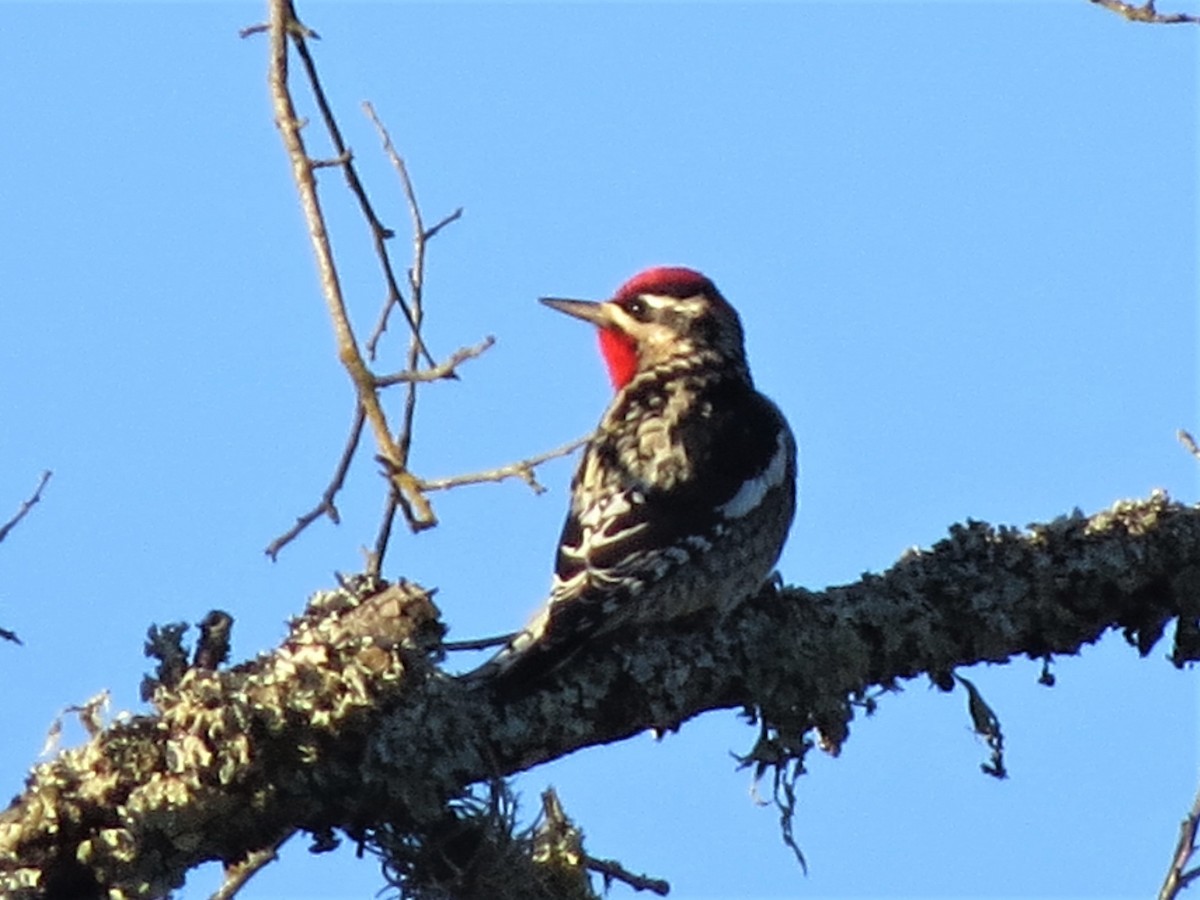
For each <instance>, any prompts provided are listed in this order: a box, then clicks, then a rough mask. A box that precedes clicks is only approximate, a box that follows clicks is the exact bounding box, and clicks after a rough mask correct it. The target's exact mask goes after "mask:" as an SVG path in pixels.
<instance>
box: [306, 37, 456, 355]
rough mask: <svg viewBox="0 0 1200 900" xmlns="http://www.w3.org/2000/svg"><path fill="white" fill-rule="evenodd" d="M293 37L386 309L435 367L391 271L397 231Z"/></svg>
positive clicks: (371, 352)
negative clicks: (381, 212) (361, 223)
mask: <svg viewBox="0 0 1200 900" xmlns="http://www.w3.org/2000/svg"><path fill="white" fill-rule="evenodd" d="M292 38H293V43H294V44H295V46H296V55H297V56H299V57H300V62H301V64H302V65H303V66H304V72H305V74H306V75H307V76H308V83H309V85H310V86H311V87H312V92H313V97H314V98H315V99H316V101H317V108H318V109H319V110H320V111H321V118H322V119H323V120H324V122H325V128H326V130H327V131H328V132H329V139H330V141H331V142H332V143H333V146H334V149H335V150H337V152H338V157H339V158H342V157H344V158H345V159H346V163H345V165H344V166H343V171H344V172H345V175H346V184H347V185H348V186H349V188H350V193H352V194H353V195H354V197H355V199H357V200H358V205H359V208H360V209H361V210H362V214H363V218H364V219H366V220H367V225H368V226H369V227H370V229H371V239H372V241H373V242H374V244H375V256H376V257H377V258H378V259H379V264H380V267H381V268H382V270H383V280H384V282H385V283H386V284H387V288H388V297H387V302H386V304H385V308H386V309H389V310H390V309H391V308H392V307H394V306H398V307H399V308H400V311H401V312H402V313H403V314H404V318H405V320H406V321H407V322H408V327H409V329H410V331H411V332H412V333H413V334H416V335H417V344H418V350H419V352H420V353H421V354H422V355H423V356H424V357H425V361H426V362H427V363H428V364H429V365H431V366H432V365H433V364H434V363H433V356H432V355H431V354H430V352H429V350H428V349H426V347H425V344H424V343H423V341H422V340H421V338H420V335H419V331H420V329H419V328H418V327H417V321H416V320H415V319H414V318H413V314H412V311H411V310H410V309H409V307H408V304H407V303H405V302H404V296H403V295H402V294H401V292H400V286H399V285H398V284H397V283H396V273H395V271H394V270H393V269H392V258H391V256H390V255H389V254H388V251H387V241H388V240H389V239H390V238H392V237H394V236H395V232H394V231H392V229H390V228H388V227H387V226H386V225H384V224H383V223H382V222H381V221H380V220H379V216H377V215H376V214H375V208H374V207H373V206H372V205H371V201H370V199H368V197H367V192H366V189H365V188H364V187H363V184H362V181H361V180H360V179H359V177H358V170H357V169H355V167H354V163H353V155H352V154H351V153H350V151H349V150H348V149H347V147H346V142H345V140H344V139H343V138H342V130H341V128H339V127H338V124H337V119H336V118H335V117H334V115H333V109H332V108H331V107H330V105H329V100H328V98H327V97H326V96H325V88H324V87H323V86H322V84H321V79H320V77H319V76H318V75H317V66H316V63H315V62H314V61H313V58H312V54H311V53H309V51H308V45H307V44H305V43H304V35H303V34H300V35H297V34H293V35H292ZM372 337H374V335H372ZM367 352H368V354H369V356H370V358H371V359H372V360H373V359H374V358H375V343H374V341H368V343H367ZM409 368H413V366H409Z"/></svg>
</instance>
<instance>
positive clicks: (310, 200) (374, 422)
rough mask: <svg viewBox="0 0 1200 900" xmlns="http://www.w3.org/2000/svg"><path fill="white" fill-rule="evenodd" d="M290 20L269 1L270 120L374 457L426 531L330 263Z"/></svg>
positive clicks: (281, 4) (428, 518) (282, 3)
mask: <svg viewBox="0 0 1200 900" xmlns="http://www.w3.org/2000/svg"><path fill="white" fill-rule="evenodd" d="M293 21H295V13H294V10H293V8H292V4H291V2H290V0H272V2H271V19H270V25H271V27H270V35H271V42H270V43H271V66H270V72H269V76H268V80H269V83H270V88H271V96H272V99H273V103H274V107H275V120H276V123H277V125H278V127H279V132H280V135H281V136H282V138H283V143H284V148H285V149H286V151H287V154H288V158H289V159H290V160H291V164H292V177H293V179H294V180H295V182H296V189H297V191H298V193H299V195H300V206H301V208H302V210H303V212H304V217H305V220H306V222H307V223H308V231H309V238H310V239H311V241H312V245H313V252H314V254H315V256H316V261H317V271H318V274H319V277H320V281H321V288H322V292H323V294H324V296H325V303H326V306H327V308H328V311H329V316H330V319H331V320H332V322H333V328H334V334H335V336H336V339H337V347H338V358H339V359H340V360H341V362H342V365H343V366H345V368H346V371H347V372H348V373H349V375H350V378H351V380H352V381H353V383H354V386H355V389H356V391H357V393H358V401H359V403H360V404H361V405H362V407H363V412H364V413H365V416H366V420H367V422H368V423H369V424H370V426H371V430H372V432H373V434H374V437H375V443H376V445H377V447H378V449H379V455H380V456H382V457H384V458H385V459H386V460H388V463H389V471H390V472H391V483H392V487H393V489H394V490H395V491H396V492H397V493H398V495H399V496H400V498H401V499H402V500H403V501H404V505H405V508H406V510H409V511H410V513H411V515H410V518H409V521H410V524H411V525H412V527H413V528H414V529H421V528H428V527H431V526H433V525H436V524H437V517H436V516H435V515H434V513H433V509H432V507H430V505H429V501H428V500H427V499H426V498H425V497H424V495H423V494H422V493H421V490H420V488H419V486H418V483H417V479H416V478H415V477H414V476H413V475H412V474H411V473H410V472H409V471H408V470H407V468H406V459H407V453H406V452H405V451H403V450H402V449H401V447H400V446H399V445H398V444H397V442H396V441H395V440H394V439H393V438H392V433H391V429H390V427H389V426H388V421H387V416H386V414H385V413H384V411H383V406H382V404H381V403H380V400H379V395H378V393H377V391H376V388H375V377H374V375H373V374H372V373H371V371H370V370H369V369H368V368H367V365H366V363H365V362H364V361H363V358H362V354H361V353H360V352H359V348H358V341H357V339H356V338H355V335H354V329H353V327H352V326H351V324H350V319H349V316H348V314H347V312H346V302H345V298H344V297H343V295H342V287H341V281H340V279H339V277H338V273H337V267H336V265H335V263H334V260H333V250H332V247H331V245H330V241H329V235H328V232H327V231H326V228H325V219H324V214H323V213H322V211H321V203H320V199H319V198H318V196H317V185H316V179H315V178H314V177H313V172H312V161H311V159H310V158H309V156H308V153H307V151H306V149H305V146H304V140H303V138H302V136H301V134H300V122H299V119H298V117H297V115H296V109H295V105H294V104H293V103H292V96H291V91H290V89H289V88H288V82H287V79H288V41H287V38H288V35H289V33H292V32H291V27H290V23H291V22H293ZM293 36H294V39H295V41H296V43H297V44H298V45H302V44H303V37H302V36H299V35H293ZM414 322H415V323H416V324H417V325H419V324H420V319H419V317H416V318H414ZM419 348H420V345H419V342H414V349H413V352H412V354H411V357H412V361H411V363H410V365H409V366H408V368H410V369H415V368H416V359H417V358H418V357H419V352H420V349H419ZM411 388H412V386H411V385H410V389H411Z"/></svg>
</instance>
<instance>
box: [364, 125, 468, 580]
mask: <svg viewBox="0 0 1200 900" xmlns="http://www.w3.org/2000/svg"><path fill="white" fill-rule="evenodd" d="M363 110H364V111H365V112H366V114H367V117H368V118H369V119H370V120H371V122H372V124H374V126H375V130H376V131H378V132H379V137H380V140H381V141H382V142H383V149H384V152H385V153H386V154H387V157H388V159H390V160H391V162H392V166H393V167H394V168H395V169H396V172H397V174H398V175H399V176H400V184H401V186H402V187H403V189H404V197H405V199H406V200H407V202H408V212H409V216H410V217H411V219H412V226H413V264H412V268H410V269H409V270H408V289H409V299H410V309H409V313H410V315H409V316H408V321H409V326H410V330H411V334H410V336H409V348H408V359H407V362H406V368H407V369H408V371H410V372H412V371H415V370H416V368H417V362H418V361H419V358H420V349H421V346H422V344H421V325H422V322H423V320H424V317H425V311H424V294H423V291H424V285H425V248H426V244H427V242H428V240H429V234H428V232H427V231H426V230H425V224H424V220H423V218H422V216H421V206H420V204H419V203H418V202H417V194H416V191H415V190H414V189H413V184H412V179H411V178H409V175H408V167H407V166H405V164H404V160H403V159H402V158H401V157H400V154H399V153H397V152H396V148H395V145H393V144H392V137H391V135H390V134H389V133H388V130H387V128H385V127H384V125H383V122H381V121H380V120H379V117H378V116H377V115H376V114H375V108H374V107H373V106H371V104H370V103H367V102H364V103H363ZM453 218H455V219H456V218H458V216H457V215H455V216H454V217H453ZM447 221H453V219H447ZM387 308H390V305H389V306H388V307H387ZM387 308H385V312H384V314H383V315H382V316H381V317H380V327H381V328H385V327H386V326H387V313H386V309H387ZM416 409H417V382H415V381H409V382H408V389H407V391H406V392H405V395H404V411H403V413H402V419H401V425H400V430H399V432H398V433H397V436H396V449H397V461H398V462H399V464H400V465H401V466H406V465H407V464H408V455H409V451H410V450H411V448H412V426H413V416H414V415H415V413H416ZM388 462H390V460H389V461H388ZM397 508H399V509H401V510H403V512H404V516H405V518H406V519H408V521H409V523H410V525H411V524H412V523H413V514H412V510H411V509H410V508H409V498H408V497H407V496H405V493H404V492H403V491H401V490H399V489H398V488H393V490H392V491H391V493H390V495H389V497H388V501H387V507H386V509H385V510H384V514H383V521H382V522H381V523H380V526H379V534H378V536H377V538H376V542H375V547H374V550H373V551H371V553H370V554H369V555H368V559H369V560H370V563H371V565H372V566H377V565H382V563H383V557H384V554H385V553H386V552H387V541H388V539H389V538H390V537H391V533H392V522H393V520H394V519H395V516H396V510H397ZM368 571H369V572H372V573H374V574H378V572H379V570H378V569H373V568H368Z"/></svg>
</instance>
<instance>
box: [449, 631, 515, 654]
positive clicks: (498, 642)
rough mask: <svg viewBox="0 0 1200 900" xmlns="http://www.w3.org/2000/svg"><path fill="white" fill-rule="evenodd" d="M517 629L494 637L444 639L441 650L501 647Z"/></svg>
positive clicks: (512, 636)
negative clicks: (457, 639) (463, 639)
mask: <svg viewBox="0 0 1200 900" xmlns="http://www.w3.org/2000/svg"><path fill="white" fill-rule="evenodd" d="M518 634H520V632H519V631H510V632H509V633H508V634H500V635H497V636H496V637H486V638H474V639H472V640H468V641H444V642H443V643H442V649H443V650H450V651H456V650H487V649H489V648H491V647H502V646H504V645H505V644H507V643H508V642H509V641H511V640H512V639H513V638H515V637H516V636H517V635H518Z"/></svg>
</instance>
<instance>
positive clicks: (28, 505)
mask: <svg viewBox="0 0 1200 900" xmlns="http://www.w3.org/2000/svg"><path fill="white" fill-rule="evenodd" d="M53 474H54V473H53V472H51V471H50V470H49V469H47V470H46V471H45V472H43V473H42V477H41V478H40V479H38V484H37V487H36V488H34V491H33V493H32V494H30V495H29V498H28V499H26V500H24V501H23V502H22V503H21V508H20V509H18V510H17V514H16V515H15V516H13V517H12V518H11V519H9V520H8V521H7V522H5V523H4V524H3V525H0V541H3V540H4V539H5V538H6V537H8V533H9V532H10V531H12V530H13V529H14V528H16V527H17V523H18V522H20V521H21V520H22V519H23V518H25V517H26V516H27V515H29V511H30V510H31V509H33V508H34V507H35V506H37V504H38V503H39V502H40V501H41V499H42V489H43V488H45V487H46V482H48V481H49V480H50V476H51V475H53Z"/></svg>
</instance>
